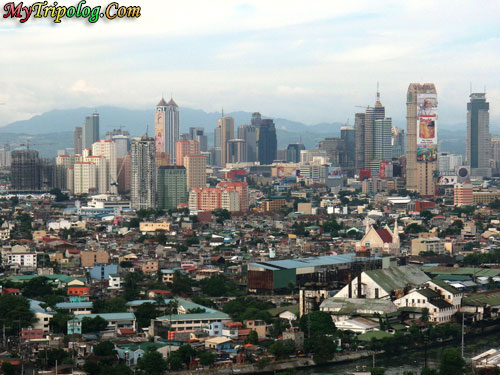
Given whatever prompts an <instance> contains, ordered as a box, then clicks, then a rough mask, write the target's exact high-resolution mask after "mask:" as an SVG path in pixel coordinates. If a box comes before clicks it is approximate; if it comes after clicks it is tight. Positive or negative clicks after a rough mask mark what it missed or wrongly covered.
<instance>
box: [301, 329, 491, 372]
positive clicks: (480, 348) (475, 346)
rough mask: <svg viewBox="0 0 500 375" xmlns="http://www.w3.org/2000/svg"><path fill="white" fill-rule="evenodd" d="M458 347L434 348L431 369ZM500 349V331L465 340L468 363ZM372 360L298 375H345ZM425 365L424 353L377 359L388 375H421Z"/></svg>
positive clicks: (428, 358) (430, 359)
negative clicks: (443, 354)
mask: <svg viewBox="0 0 500 375" xmlns="http://www.w3.org/2000/svg"><path fill="white" fill-rule="evenodd" d="M450 346H453V347H456V344H450V345H447V346H443V347H439V348H432V349H429V350H428V353H427V365H428V367H430V368H438V367H439V357H440V355H441V352H442V351H443V350H444V349H445V348H446V347H450ZM492 347H493V348H494V347H500V331H499V332H495V333H488V334H485V335H481V336H474V337H469V338H467V337H466V338H465V351H464V357H465V359H466V361H467V363H470V359H471V358H472V357H474V356H476V355H477V354H479V353H482V352H484V351H486V350H488V349H491V348H492ZM372 360H373V359H372V358H365V359H361V360H358V361H356V362H353V363H344V364H338V365H331V366H324V367H316V368H312V369H307V370H299V371H297V375H345V374H349V373H351V372H353V371H355V370H356V366H368V367H370V366H372ZM423 365H424V352H423V351H419V352H409V353H407V354H403V355H400V356H398V357H384V356H380V357H379V358H377V357H375V366H377V367H383V368H385V369H386V372H385V374H386V375H404V373H405V371H413V373H414V375H420V371H421V369H422V367H423Z"/></svg>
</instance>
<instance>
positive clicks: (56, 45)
mask: <svg viewBox="0 0 500 375" xmlns="http://www.w3.org/2000/svg"><path fill="white" fill-rule="evenodd" d="M7 1H9V0H0V10H2V14H3V4H4V3H5V2H7ZM28 1H29V0H28ZM124 1H130V2H124ZM124 1H121V5H140V6H141V17H140V18H138V19H115V20H112V21H105V20H100V21H99V22H97V23H95V24H90V23H88V21H86V20H84V19H74V18H73V19H67V18H66V19H62V22H61V23H60V24H54V23H52V21H51V20H50V19H37V20H33V19H30V20H29V21H28V22H26V23H24V24H20V23H19V22H18V21H17V20H11V19H4V18H0V43H1V46H2V47H1V52H0V103H4V104H3V105H0V126H3V125H6V124H8V123H10V122H13V121H15V120H23V119H28V118H30V117H32V116H34V115H36V114H40V113H43V112H46V111H49V110H52V109H65V108H76V107H83V106H85V107H92V106H100V105H116V106H121V107H128V108H140V109H144V108H151V109H152V110H153V109H154V106H155V105H156V103H157V102H158V101H159V99H160V98H161V96H162V94H163V95H165V97H170V95H172V96H173V98H174V100H175V101H176V102H177V104H179V105H180V106H184V107H190V108H195V109H203V110H205V111H207V112H212V111H220V109H221V108H222V107H223V108H224V111H225V112H231V111H238V110H244V111H251V112H253V111H259V112H261V113H263V114H266V115H269V116H273V117H282V118H287V119H290V120H296V121H301V122H304V123H306V124H316V123H320V122H342V123H345V122H349V123H350V124H352V123H353V119H354V113H355V112H359V111H363V109H362V108H360V107H363V106H367V105H373V104H374V103H375V95H376V87H377V82H379V85H380V92H381V100H382V103H383V104H384V105H385V106H386V114H387V116H388V117H392V118H393V123H394V124H395V125H399V126H402V127H404V126H405V125H404V124H405V111H406V107H405V98H406V90H407V88H408V84H409V83H410V82H422V83H423V82H433V83H435V84H436V88H437V91H438V100H439V121H440V122H441V123H443V124H458V123H465V121H466V103H467V101H468V95H469V93H470V87H471V84H472V87H473V91H479V92H482V91H483V90H484V88H486V92H487V97H488V100H489V102H490V113H491V118H492V122H494V121H495V119H496V118H499V119H500V74H498V69H499V67H500V48H499V47H500V39H499V32H500V31H499V30H500V28H499V23H498V14H499V11H500V2H499V1H491V0H483V1H481V2H480V3H477V2H471V1H461V0H437V1H429V0H419V1H413V0H411V1H410V0H408V1H406V0H394V1H393V0H384V1H376V0H373V1H358V0H349V1H338V0H310V1H297V0H289V1H283V0H244V1H240V0H203V1H200V0H183V1H171V0H163V1H157V0H156V1H153V0H124ZM109 2H110V0H97V1H87V4H89V5H91V6H96V5H100V6H101V7H103V8H104V7H106V6H107V4H108V3H109ZM59 3H60V4H61V5H62V4H64V5H68V6H69V5H74V4H75V3H76V0H71V1H67V0H60V1H59ZM26 4H30V3H29V2H28V3H25V5H26ZM51 4H52V2H51ZM358 106H360V107H358ZM181 116H182V114H181Z"/></svg>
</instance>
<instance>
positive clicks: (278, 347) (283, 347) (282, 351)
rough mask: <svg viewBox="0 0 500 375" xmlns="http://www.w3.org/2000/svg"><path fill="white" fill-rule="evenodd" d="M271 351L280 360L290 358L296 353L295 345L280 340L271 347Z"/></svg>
mask: <svg viewBox="0 0 500 375" xmlns="http://www.w3.org/2000/svg"><path fill="white" fill-rule="evenodd" d="M269 351H270V352H271V353H272V354H273V355H274V356H275V357H276V358H278V359H284V358H288V357H289V356H290V355H291V354H293V353H294V352H295V345H294V343H293V341H292V342H290V341H283V340H278V341H275V342H274V343H273V344H271V346H270V347H269Z"/></svg>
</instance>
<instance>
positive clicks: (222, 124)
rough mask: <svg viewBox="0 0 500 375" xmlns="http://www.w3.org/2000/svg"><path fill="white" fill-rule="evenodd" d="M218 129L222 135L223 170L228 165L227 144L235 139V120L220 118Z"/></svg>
mask: <svg viewBox="0 0 500 375" xmlns="http://www.w3.org/2000/svg"><path fill="white" fill-rule="evenodd" d="M217 128H218V130H219V133H220V149H221V164H220V166H221V167H222V168H225V167H226V163H227V143H228V142H229V140H230V139H234V118H232V117H223V118H220V119H219V123H218V126H217ZM216 146H217V145H216Z"/></svg>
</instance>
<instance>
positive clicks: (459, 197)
mask: <svg viewBox="0 0 500 375" xmlns="http://www.w3.org/2000/svg"><path fill="white" fill-rule="evenodd" d="M473 203H474V195H473V189H472V184H470V183H463V184H455V185H454V187H453V204H454V205H455V206H462V205H468V204H473Z"/></svg>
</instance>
